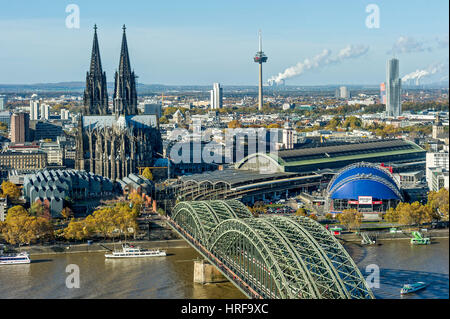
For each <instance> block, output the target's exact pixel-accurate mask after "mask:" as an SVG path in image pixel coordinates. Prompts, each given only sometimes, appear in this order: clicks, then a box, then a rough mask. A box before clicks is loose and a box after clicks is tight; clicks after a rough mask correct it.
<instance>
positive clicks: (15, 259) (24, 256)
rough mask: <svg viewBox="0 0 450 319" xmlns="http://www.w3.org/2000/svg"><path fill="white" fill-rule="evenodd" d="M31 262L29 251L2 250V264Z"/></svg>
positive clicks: (0, 262) (0, 258)
mask: <svg viewBox="0 0 450 319" xmlns="http://www.w3.org/2000/svg"><path fill="white" fill-rule="evenodd" d="M30 262H31V259H30V256H29V255H28V253H27V252H21V253H12V254H4V253H3V251H1V250H0V265H14V264H29V263H30Z"/></svg>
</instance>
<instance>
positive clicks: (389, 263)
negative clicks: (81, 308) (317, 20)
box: [0, 238, 449, 299]
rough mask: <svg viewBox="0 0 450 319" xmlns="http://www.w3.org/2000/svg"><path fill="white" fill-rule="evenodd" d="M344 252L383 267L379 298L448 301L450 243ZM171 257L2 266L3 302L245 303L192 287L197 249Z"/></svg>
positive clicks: (83, 256)
mask: <svg viewBox="0 0 450 319" xmlns="http://www.w3.org/2000/svg"><path fill="white" fill-rule="evenodd" d="M346 249H347V250H348V251H349V253H350V255H351V256H352V257H353V258H354V260H355V262H356V263H357V265H358V267H359V268H360V269H361V272H362V273H363V274H365V270H366V267H367V266H368V265H372V264H375V265H377V266H378V267H379V269H380V276H379V277H380V281H379V282H380V287H379V288H373V289H372V290H373V292H374V294H375V296H376V297H377V298H400V295H399V290H400V287H401V286H402V285H403V284H404V283H406V282H409V281H414V282H415V281H426V282H427V283H429V284H430V285H429V286H428V287H427V288H426V289H425V290H423V291H421V292H418V293H416V294H412V295H410V296H408V297H407V298H448V297H449V292H448V291H449V272H448V268H449V244H448V238H446V239H436V240H434V243H433V244H431V245H428V246H411V245H410V244H409V242H408V241H405V240H401V241H386V242H383V244H382V245H377V246H365V247H362V246H360V245H356V244H349V245H347V246H346ZM167 252H168V256H167V257H160V258H148V259H144V258H142V259H117V260H109V259H105V257H104V253H74V254H54V255H36V256H31V258H32V260H33V262H32V263H31V264H28V265H4V266H0V298H168V299H171V298H199V299H202V298H219V299H220V298H236V299H239V298H245V296H244V295H243V294H242V293H241V292H240V291H239V290H238V289H237V288H235V287H234V286H233V285H232V284H231V283H229V282H225V283H219V284H207V285H201V284H194V283H193V280H192V278H193V269H194V262H193V260H195V259H196V258H198V257H199V255H198V253H197V252H196V251H195V250H194V249H192V248H173V249H169V250H168V251H167ZM70 264H75V265H78V267H79V270H80V288H72V289H69V288H67V287H66V278H67V276H68V275H69V273H67V272H66V266H67V265H70ZM370 272H372V271H370Z"/></svg>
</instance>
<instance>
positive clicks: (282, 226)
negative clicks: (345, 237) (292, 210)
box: [172, 200, 374, 299]
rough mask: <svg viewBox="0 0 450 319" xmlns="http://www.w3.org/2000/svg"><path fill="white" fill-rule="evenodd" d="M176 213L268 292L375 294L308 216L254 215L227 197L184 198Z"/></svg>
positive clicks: (308, 295) (254, 284) (175, 217)
mask: <svg viewBox="0 0 450 319" xmlns="http://www.w3.org/2000/svg"><path fill="white" fill-rule="evenodd" d="M172 219H173V221H175V222H176V223H177V224H178V226H180V227H181V228H183V229H184V230H185V231H186V232H187V233H188V234H189V235H190V236H192V237H193V238H195V239H196V240H197V241H198V242H199V243H201V245H202V246H203V247H205V248H206V249H207V250H208V251H209V252H210V253H211V254H212V255H213V256H215V258H216V259H218V260H220V261H221V262H222V263H223V264H224V265H226V266H227V267H228V268H229V269H231V270H232V271H233V272H234V273H235V274H236V275H237V276H239V277H240V278H241V279H242V280H243V281H245V283H246V284H247V285H248V286H249V287H251V289H252V290H253V291H255V292H257V294H258V295H259V296H262V297H264V298H283V299H284V298H289V299H293V298H302V299H318V298H325V299H341V298H356V299H369V298H374V296H373V294H372V292H371V291H370V289H369V288H368V286H367V284H366V282H365V280H364V278H363V276H362V274H361V272H360V271H359V269H358V268H357V266H356V265H355V263H354V262H353V260H352V259H351V257H350V256H349V255H348V253H347V252H346V251H345V249H344V248H343V247H342V245H341V244H340V243H339V242H338V241H337V239H336V238H335V237H334V236H333V235H331V234H330V232H328V231H327V230H326V229H325V228H324V227H323V226H321V225H320V224H319V223H317V222H315V221H313V220H312V219H310V218H307V217H283V216H271V217H260V218H255V217H252V215H251V213H250V212H249V210H248V209H247V207H245V205H243V204H242V203H241V202H239V201H237V200H225V201H196V202H181V203H179V204H177V206H176V207H175V210H174V214H173V216H172Z"/></svg>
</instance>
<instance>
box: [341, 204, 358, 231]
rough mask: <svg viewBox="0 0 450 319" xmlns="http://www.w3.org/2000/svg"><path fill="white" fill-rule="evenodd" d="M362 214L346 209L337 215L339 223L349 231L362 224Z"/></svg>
mask: <svg viewBox="0 0 450 319" xmlns="http://www.w3.org/2000/svg"><path fill="white" fill-rule="evenodd" d="M362 218H363V214H362V213H361V212H358V211H357V210H356V209H346V210H344V211H343V212H342V213H340V214H339V215H338V219H339V222H340V223H341V224H342V225H344V226H346V227H347V228H348V229H349V230H352V229H354V228H357V227H359V226H360V225H361V223H362Z"/></svg>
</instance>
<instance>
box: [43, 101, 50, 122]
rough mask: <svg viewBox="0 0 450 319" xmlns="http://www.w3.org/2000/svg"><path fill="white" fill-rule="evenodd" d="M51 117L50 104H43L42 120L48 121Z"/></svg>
mask: <svg viewBox="0 0 450 319" xmlns="http://www.w3.org/2000/svg"><path fill="white" fill-rule="evenodd" d="M49 116H50V106H49V105H48V104H41V120H48V118H49Z"/></svg>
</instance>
